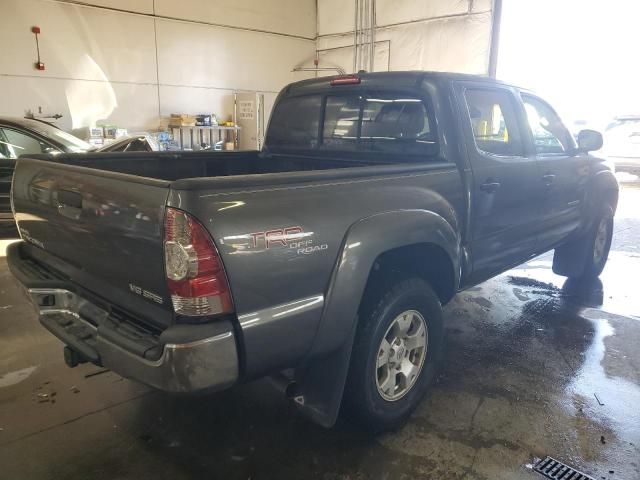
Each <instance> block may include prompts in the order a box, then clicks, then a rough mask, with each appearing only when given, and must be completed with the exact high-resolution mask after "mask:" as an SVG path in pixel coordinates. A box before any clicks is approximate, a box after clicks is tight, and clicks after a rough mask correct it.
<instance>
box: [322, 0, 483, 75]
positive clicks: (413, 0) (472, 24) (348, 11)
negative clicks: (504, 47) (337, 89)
mask: <svg viewBox="0 0 640 480" xmlns="http://www.w3.org/2000/svg"><path fill="white" fill-rule="evenodd" d="M375 3H376V26H377V27H376V34H375V40H376V57H375V62H374V68H375V70H376V71H379V70H387V69H390V70H437V71H454V72H462V73H474V74H487V73H488V71H489V52H490V45H491V26H492V0H375ZM354 18H355V3H354V0H318V52H319V58H320V59H321V65H320V66H324V67H327V66H334V65H337V66H340V67H342V68H343V69H344V70H345V71H347V72H351V71H352V70H353V30H354ZM338 47H344V48H345V49H344V50H343V49H339V50H334V49H337V48H338ZM345 50H346V51H349V53H346V51H345ZM381 56H382V57H383V58H381ZM384 56H387V58H386V59H385V58H384Z"/></svg>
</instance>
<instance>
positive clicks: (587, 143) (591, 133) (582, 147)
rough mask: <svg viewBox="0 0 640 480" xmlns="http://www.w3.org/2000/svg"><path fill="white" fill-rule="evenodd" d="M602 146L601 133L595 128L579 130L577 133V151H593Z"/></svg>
mask: <svg viewBox="0 0 640 480" xmlns="http://www.w3.org/2000/svg"><path fill="white" fill-rule="evenodd" d="M601 148H602V134H601V133H600V132H596V131H595V130H580V133H578V151H580V152H585V153H586V152H593V151H595V150H600V149H601Z"/></svg>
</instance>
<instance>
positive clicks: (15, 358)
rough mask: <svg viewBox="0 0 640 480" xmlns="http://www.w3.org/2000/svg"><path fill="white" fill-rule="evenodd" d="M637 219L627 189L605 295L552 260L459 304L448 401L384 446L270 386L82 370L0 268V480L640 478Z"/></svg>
mask: <svg viewBox="0 0 640 480" xmlns="http://www.w3.org/2000/svg"><path fill="white" fill-rule="evenodd" d="M638 205H640V188H639V185H638V184H635V185H628V186H626V187H625V188H624V189H623V192H622V196H621V203H620V207H619V211H618V215H617V219H616V233H615V236H614V246H613V251H612V253H611V255H610V259H609V263H608V265H607V267H606V270H605V272H604V273H603V275H602V277H601V279H602V282H601V283H600V282H595V283H594V284H592V285H574V284H571V283H570V282H565V280H564V279H563V278H560V277H557V276H555V275H553V274H552V272H551V270H550V265H551V254H547V255H544V256H542V257H540V258H537V259H535V260H534V261H531V262H529V263H528V264H526V265H523V266H522V267H520V268H517V269H514V270H512V271H510V272H508V273H506V274H504V275H501V276H500V277H498V278H495V279H492V280H490V281H488V282H486V283H484V284H482V285H480V286H479V287H476V288H474V289H472V290H471V291H467V292H465V293H463V294H460V295H459V296H458V297H457V298H456V299H455V300H454V301H453V302H452V303H451V304H450V305H448V306H447V307H446V312H445V317H446V321H447V340H446V341H447V359H446V363H445V365H444V368H443V371H442V374H441V375H440V377H439V379H438V381H437V383H436V385H435V386H434V388H433V389H432V391H431V393H430V395H428V396H427V398H425V400H424V401H423V402H422V405H421V406H420V407H419V408H418V410H417V411H416V412H415V414H414V415H413V417H412V418H411V420H410V421H409V422H408V423H407V425H406V426H405V427H404V428H402V429H400V430H399V431H397V432H394V433H389V434H385V435H382V436H379V437H377V438H376V437H371V436H367V435H365V434H364V433H362V432H361V431H359V430H358V429H357V428H356V427H354V426H352V425H351V424H350V423H349V422H348V421H342V422H341V423H340V424H339V425H338V426H337V427H336V428H335V429H333V430H324V429H322V428H319V427H317V426H315V425H312V424H310V423H309V422H307V421H306V420H305V419H303V418H301V417H300V416H299V415H298V414H297V413H296V412H295V409H294V408H293V407H292V406H291V405H289V404H288V403H287V402H286V401H285V400H284V399H283V398H281V397H280V395H279V394H277V393H276V392H275V391H274V390H272V388H271V386H270V384H269V383H268V382H267V381H259V382H255V383H252V384H249V385H244V386H241V387H238V388H236V389H234V390H232V391H228V392H223V393H221V394H218V395H215V396H209V397H200V398H175V397H171V396H168V395H165V394H162V393H158V392H153V391H150V390H149V389H147V388H145V387H143V386H141V385H139V384H136V383H134V382H130V381H128V380H124V379H122V378H120V377H119V376H117V375H115V374H113V373H111V372H103V371H101V370H100V369H98V368H97V367H95V366H89V365H84V366H80V367H78V368H75V369H68V368H67V367H66V366H65V365H64V363H63V359H62V348H61V344H60V343H59V342H58V340H56V339H55V338H54V337H53V336H51V335H49V334H48V333H47V332H45V330H44V329H43V328H41V327H40V326H39V324H38V322H37V320H36V317H35V315H34V313H33V312H32V310H31V309H30V307H29V306H28V305H27V304H26V302H25V300H24V299H23V297H22V295H21V294H20V293H19V291H18V289H17V287H16V286H15V284H14V283H13V280H12V278H11V277H10V275H9V273H8V271H7V268H6V265H5V260H4V258H2V257H0V298H1V301H0V478H3V479H4V478H6V479H22V480H28V479H56V480H61V479H87V478H91V479H125V478H126V479H146V478H153V479H154V480H160V479H171V480H177V479H186V478H199V479H204V478H207V479H214V478H224V479H236V478H237V479H249V478H251V479H265V478H274V479H283V478H297V479H298V478H305V479H306V478H319V479H325V480H333V479H365V478H375V479H394V480H395V479H413V478H432V479H448V480H449V479H462V478H467V479H500V478H505V479H507V478H508V479H513V478H525V479H528V478H537V474H534V473H532V472H531V470H530V468H528V467H527V464H530V462H531V461H532V459H534V458H535V457H543V456H545V455H552V456H554V457H556V458H559V459H561V460H563V461H565V462H568V463H570V464H572V465H573V466H575V467H577V468H580V469H582V470H584V471H585V472H587V473H590V474H591V475H593V476H594V477H595V478H596V479H627V480H633V479H640V349H639V348H638V346H639V345H640V295H639V294H638V280H637V276H636V274H637V273H638V272H640V270H639V268H640V244H639V242H638V239H639V238H640V211H639V210H638ZM540 478H541V477H540Z"/></svg>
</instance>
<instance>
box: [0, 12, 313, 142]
mask: <svg viewBox="0 0 640 480" xmlns="http://www.w3.org/2000/svg"><path fill="white" fill-rule="evenodd" d="M82 3H83V4H82V5H80V4H75V3H74V2H65V1H58V0H0V12H1V15H0V44H2V45H4V48H2V49H0V114H2V115H14V116H23V115H24V114H25V111H26V110H32V111H34V112H37V111H38V107H41V108H42V111H43V113H50V114H53V113H61V114H62V115H64V117H63V118H62V119H61V120H60V121H58V125H59V126H61V127H62V128H65V129H72V128H79V127H83V126H88V125H92V124H95V123H96V122H105V123H115V124H117V125H119V126H122V127H125V128H128V129H129V130H131V131H135V130H150V129H156V128H158V126H159V115H163V116H166V115H169V114H170V113H174V112H186V113H205V112H213V113H216V114H219V115H221V116H222V117H223V118H228V117H229V116H230V115H231V113H232V93H233V91H234V90H249V91H258V92H264V93H266V97H267V103H268V104H271V102H272V99H273V98H274V97H275V95H276V93H277V92H278V90H279V89H280V88H282V87H283V86H284V85H285V84H287V83H289V82H291V81H295V80H299V79H302V78H306V77H307V76H308V74H305V73H292V72H291V69H292V68H293V66H294V65H296V64H298V63H300V62H304V61H305V60H308V59H312V58H313V56H314V52H315V46H316V44H315V33H316V19H315V0H272V1H269V2H263V1H261V0H243V1H242V2H238V1H236V2H233V1H232V0H181V1H179V2H176V1H174V0H91V1H90V2H88V1H84V2H82ZM85 3H91V4H92V5H95V6H88V5H85ZM105 7H106V8H105ZM154 12H155V13H154ZM283 12H284V13H283ZM293 19H297V20H295V21H294V20H293ZM33 25H38V26H39V27H40V28H41V30H42V34H41V35H40V52H41V56H42V61H43V62H44V63H45V65H46V70H45V71H43V72H40V71H38V70H36V69H35V68H34V62H35V61H36V49H35V40H34V36H33V34H32V33H31V27H32V26H33ZM7 47H10V48H7Z"/></svg>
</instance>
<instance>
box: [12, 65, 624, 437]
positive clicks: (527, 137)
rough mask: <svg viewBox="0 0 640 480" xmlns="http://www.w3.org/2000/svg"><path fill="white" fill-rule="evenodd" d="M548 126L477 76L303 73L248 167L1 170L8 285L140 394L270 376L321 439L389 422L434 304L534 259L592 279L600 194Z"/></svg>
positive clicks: (406, 402) (236, 161)
mask: <svg viewBox="0 0 640 480" xmlns="http://www.w3.org/2000/svg"><path fill="white" fill-rule="evenodd" d="M577 143H578V144H577V145H576V144H575V143H574V139H573V138H572V136H571V135H570V133H569V132H568V130H567V129H566V128H565V127H564V126H563V124H562V122H561V121H560V119H559V118H558V116H557V115H556V113H555V112H554V110H553V109H552V108H551V107H550V106H549V105H548V104H547V103H545V102H544V101H543V100H541V99H540V98H538V97H537V96H535V95H533V94H532V93H530V92H527V91H525V90H522V89H519V88H515V87H512V86H509V85H505V84H502V83H499V82H496V81H494V80H490V79H487V78H482V77H474V76H464V75H456V74H446V73H428V72H386V73H371V74H367V73H362V74H358V75H350V76H339V77H329V78H317V79H312V80H306V81H302V82H298V83H295V84H292V85H289V86H287V87H286V88H284V90H283V91H282V92H281V93H280V95H279V97H278V100H277V102H276V104H275V107H274V111H273V114H272V116H271V119H270V123H269V128H268V132H267V136H266V141H265V147H264V149H263V150H262V151H261V152H257V151H238V152H185V153H178V154H176V153H130V154H129V153H121V154H104V153H103V154H91V153H87V154H69V155H66V154H62V155H58V156H56V157H55V158H51V157H49V156H46V155H33V156H26V157H24V156H23V157H21V158H20V159H19V160H18V162H17V166H16V170H15V175H14V178H13V188H12V205H13V211H14V214H15V218H16V221H17V225H18V228H19V231H20V234H21V237H22V240H23V241H22V242H18V243H16V244H13V245H12V246H11V248H10V250H9V252H8V264H9V266H10V268H11V271H12V272H13V274H14V275H15V277H17V279H18V280H19V281H20V282H21V283H22V285H23V286H24V287H25V289H26V291H27V292H28V294H29V296H30V298H31V299H32V301H33V303H34V304H35V306H36V308H37V309H38V311H39V318H40V321H41V323H42V324H43V325H44V326H45V327H46V328H47V329H48V330H49V331H50V332H51V333H53V334H54V335H55V336H57V337H58V338H59V339H61V340H62V341H63V342H64V343H65V344H66V347H65V349H64V353H65V359H66V361H67V363H68V365H70V366H75V365H77V364H78V363H81V362H87V361H89V362H93V363H95V364H98V365H104V366H105V367H107V368H110V369H112V370H113V371H115V372H117V373H119V374H121V375H123V376H125V377H128V378H132V379H135V380H138V381H140V382H143V383H145V384H147V385H150V386H152V387H155V388H157V389H161V390H165V391H170V392H198V391H210V390H220V389H225V388H229V387H231V386H233V385H235V384H237V383H240V382H246V381H248V380H251V379H255V378H259V377H264V376H270V377H272V378H273V379H274V380H276V384H277V385H279V386H281V387H282V389H283V390H284V391H285V392H286V394H287V395H288V396H289V397H290V398H291V399H292V400H293V401H294V403H295V404H296V405H298V406H299V407H300V409H301V411H303V412H305V413H306V414H308V415H309V416H310V417H311V418H312V419H313V420H314V421H316V422H318V423H320V424H322V425H324V426H332V425H333V424H334V422H335V420H336V418H337V415H338V412H339V411H340V409H341V407H342V408H344V409H345V411H349V412H351V414H352V415H353V416H355V417H357V418H358V419H360V420H361V421H362V423H363V424H364V425H366V426H367V427H369V428H371V429H373V430H382V429H388V428H393V427H395V426H397V425H399V424H400V423H401V422H402V421H403V420H404V419H405V418H406V417H407V416H408V415H409V413H410V412H411V411H412V409H413V408H415V406H416V405H417V404H418V402H419V401H420V399H421V398H422V397H423V395H424V394H425V392H426V391H427V390H428V387H429V383H430V382H431V380H432V379H433V377H434V372H435V371H436V366H437V363H438V360H439V357H440V353H441V351H442V345H443V330H444V327H443V319H442V307H441V306H442V305H444V304H446V303H447V302H448V301H449V300H451V298H452V297H453V296H454V295H455V294H456V292H458V291H460V290H462V289H465V288H468V287H470V286H472V285H474V284H478V283H480V282H482V281H484V280H486V279H488V278H490V277H491V276H494V275H497V274H499V273H501V272H504V271H505V270H507V269H509V268H511V267H513V266H515V265H517V264H520V263H522V262H524V261H526V260H528V259H530V258H532V257H534V256H536V255H539V254H541V253H543V252H546V251H548V250H551V249H555V256H554V263H553V269H554V271H555V272H556V273H558V274H561V275H566V276H570V277H581V276H594V275H598V274H599V273H600V272H601V271H602V269H603V267H604V264H605V262H606V259H607V255H608V251H609V246H610V243H611V236H612V230H613V216H614V212H615V210H616V205H617V200H618V185H617V183H616V180H615V178H614V176H613V175H612V173H611V172H610V171H609V170H608V169H607V168H606V167H605V166H604V165H603V163H602V161H601V160H600V159H598V158H595V157H593V156H591V155H589V153H588V152H589V151H593V150H597V149H599V148H600V146H601V144H602V137H601V136H600V135H599V134H598V133H597V132H593V131H583V132H581V133H580V135H579V137H578V142H577Z"/></svg>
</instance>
